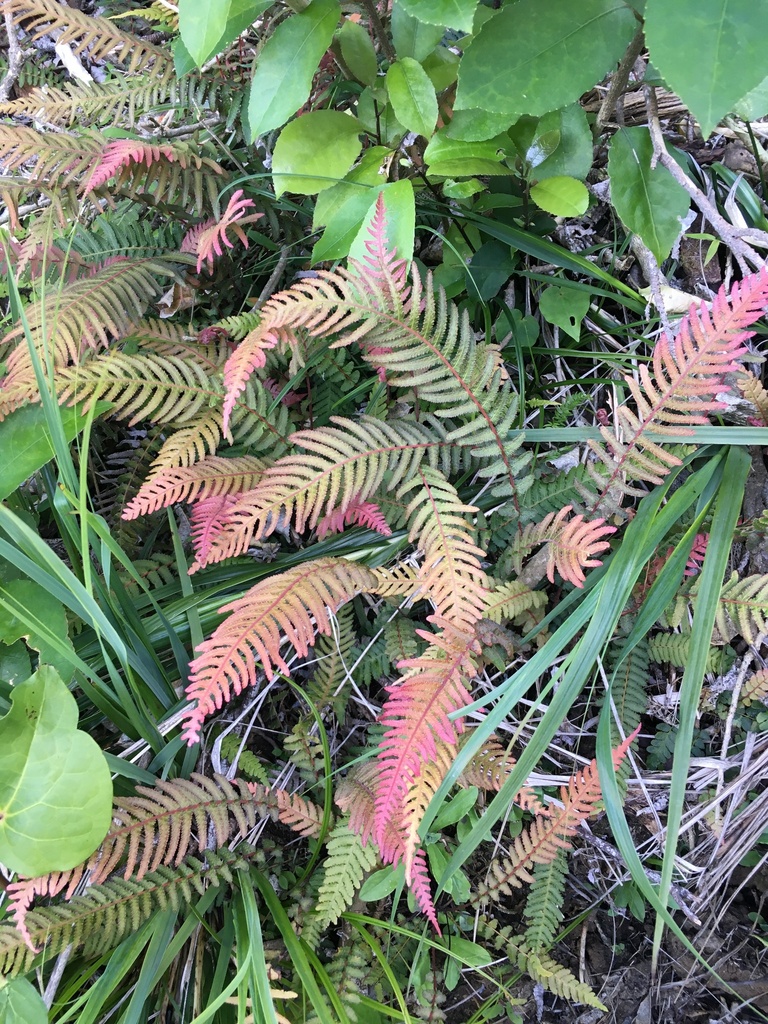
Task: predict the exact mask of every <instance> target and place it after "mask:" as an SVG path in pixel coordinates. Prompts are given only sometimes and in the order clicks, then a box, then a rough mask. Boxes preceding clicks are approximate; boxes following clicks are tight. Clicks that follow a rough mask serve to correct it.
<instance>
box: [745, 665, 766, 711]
mask: <svg viewBox="0 0 768 1024" xmlns="http://www.w3.org/2000/svg"><path fill="white" fill-rule="evenodd" d="M739 701H740V703H741V704H744V705H745V706H746V707H749V705H750V704H753V703H755V702H765V701H768V669H765V668H761V669H758V671H757V672H753V673H752V675H751V676H750V677H749V679H747V681H746V682H745V683H744V686H743V687H742V688H741V694H740V696H739Z"/></svg>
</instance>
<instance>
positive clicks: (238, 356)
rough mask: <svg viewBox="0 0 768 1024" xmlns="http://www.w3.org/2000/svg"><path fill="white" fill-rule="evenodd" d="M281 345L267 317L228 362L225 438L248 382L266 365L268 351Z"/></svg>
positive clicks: (225, 385) (223, 411)
mask: <svg viewBox="0 0 768 1024" xmlns="http://www.w3.org/2000/svg"><path fill="white" fill-rule="evenodd" d="M279 341H280V335H279V333H278V332H277V331H275V330H273V329H272V326H271V324H270V321H269V319H268V318H267V317H264V319H262V321H261V323H260V324H259V325H258V327H255V328H254V329H253V330H252V331H251V332H250V334H247V335H246V336H245V338H243V340H242V341H241V342H240V344H239V345H238V346H237V348H236V349H235V351H234V352H233V353H232V355H231V356H230V357H229V359H228V360H227V363H226V366H225V367H224V389H225V391H226V397H225V399H224V407H223V409H222V425H223V430H224V433H225V434H228V433H229V421H230V418H231V416H232V411H233V410H234V408H235V406H236V405H237V402H238V399H239V398H240V395H242V393H243V392H244V391H245V389H246V386H247V384H248V379H249V378H250V376H251V374H252V373H253V371H254V370H257V369H260V368H261V367H262V366H264V365H266V362H267V356H266V352H267V350H268V349H271V348H274V347H275V345H277V343H278V342H279Z"/></svg>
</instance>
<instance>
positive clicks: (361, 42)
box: [336, 18, 378, 85]
mask: <svg viewBox="0 0 768 1024" xmlns="http://www.w3.org/2000/svg"><path fill="white" fill-rule="evenodd" d="M336 38H337V39H338V41H339V46H340V47H341V56H342V59H343V60H344V63H345V64H346V65H347V67H348V68H349V70H350V71H351V72H352V74H353V75H354V76H355V78H356V79H357V80H358V82H362V83H363V84H364V85H371V84H372V83H373V82H375V81H376V72H377V70H378V62H377V60H376V51H375V50H374V48H373V43H372V42H371V37H370V36H369V35H368V32H367V31H366V30H365V28H363V26H362V25H361V24H360V23H359V22H357V21H350V20H349V18H347V20H346V21H345V22H344V24H343V25H342V26H341V28H340V29H339V31H338V32H337V33H336Z"/></svg>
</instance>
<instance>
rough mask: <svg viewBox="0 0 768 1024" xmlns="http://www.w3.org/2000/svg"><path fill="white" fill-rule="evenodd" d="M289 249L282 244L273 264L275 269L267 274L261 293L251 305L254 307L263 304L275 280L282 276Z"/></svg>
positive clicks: (274, 284) (275, 283)
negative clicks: (267, 278) (253, 304)
mask: <svg viewBox="0 0 768 1024" xmlns="http://www.w3.org/2000/svg"><path fill="white" fill-rule="evenodd" d="M289 251H290V250H289V247H288V246H287V245H284V246H283V247H282V248H281V249H280V256H279V257H278V260H277V264H276V265H275V269H274V270H273V271H272V273H271V274H270V275H269V280H268V281H267V283H266V284H265V285H264V287H263V288H262V289H261V294H260V295H259V297H258V299H257V300H256V305H255V306H254V307H253V308H254V309H261V307H262V306H263V305H264V303H265V302H266V301H267V299H268V298H269V297H270V295H271V294H272V292H273V291H274V290H275V286H276V285H277V282H278V281H279V280H280V278H281V277H282V274H283V271H284V270H285V265H286V263H287V262H288V253H289Z"/></svg>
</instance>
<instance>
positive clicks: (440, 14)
mask: <svg viewBox="0 0 768 1024" xmlns="http://www.w3.org/2000/svg"><path fill="white" fill-rule="evenodd" d="M401 2H402V5H403V9H404V10H406V11H407V12H408V14H410V15H411V17H413V18H417V19H418V20H419V21H426V22H427V24H429V25H440V26H442V27H444V28H454V29H456V30H457V31H459V32H471V31H472V21H473V19H474V17H475V8H476V7H477V0H401Z"/></svg>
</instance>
